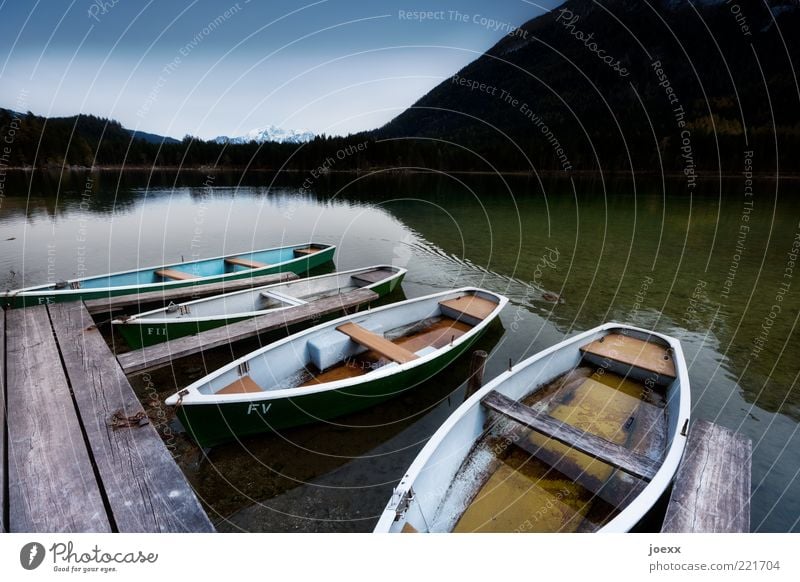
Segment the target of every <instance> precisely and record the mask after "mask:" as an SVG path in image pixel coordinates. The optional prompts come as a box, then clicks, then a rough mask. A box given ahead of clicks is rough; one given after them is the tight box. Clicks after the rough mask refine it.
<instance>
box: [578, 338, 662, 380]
mask: <svg viewBox="0 0 800 582" xmlns="http://www.w3.org/2000/svg"><path fill="white" fill-rule="evenodd" d="M581 352H584V353H588V354H592V355H595V356H599V357H601V358H608V359H610V360H615V361H617V362H620V363H623V364H627V365H629V366H634V367H636V368H641V369H642V370H646V371H648V372H654V373H656V374H659V375H662V376H667V377H670V378H675V362H673V360H672V355H671V354H670V353H669V352H668V351H667V349H666V348H665V347H664V346H661V345H659V344H656V343H653V342H647V341H644V340H640V339H637V338H635V337H631V336H628V335H622V334H619V333H610V334H608V335H607V336H605V337H603V338H600V339H599V340H596V341H593V342H591V343H589V344H587V345H585V346H582V347H581Z"/></svg>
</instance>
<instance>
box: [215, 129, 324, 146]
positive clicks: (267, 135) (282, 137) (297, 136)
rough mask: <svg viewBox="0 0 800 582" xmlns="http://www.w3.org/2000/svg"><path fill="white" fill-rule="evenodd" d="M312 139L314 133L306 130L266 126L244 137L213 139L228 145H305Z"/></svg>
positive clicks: (253, 130)
mask: <svg viewBox="0 0 800 582" xmlns="http://www.w3.org/2000/svg"><path fill="white" fill-rule="evenodd" d="M314 137H316V136H315V135H314V133H312V132H310V131H308V130H307V129H283V128H280V127H278V126H276V125H268V126H266V127H262V128H257V129H251V130H250V131H248V132H247V133H245V134H244V135H240V136H237V137H228V136H227V135H220V136H219V137H216V138H214V141H215V142H217V143H230V144H241V143H250V142H251V141H254V142H257V143H264V142H270V141H271V142H278V143H305V142H307V141H311V140H312V139H314Z"/></svg>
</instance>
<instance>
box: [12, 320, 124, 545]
mask: <svg viewBox="0 0 800 582" xmlns="http://www.w3.org/2000/svg"><path fill="white" fill-rule="evenodd" d="M6 317H7V324H8V332H9V333H8V335H7V338H6V340H7V343H6V358H7V359H6V365H7V369H6V373H7V376H6V389H7V394H6V397H7V403H6V408H7V428H8V445H7V446H8V477H7V478H8V504H9V512H8V513H9V515H8V523H9V530H10V531H12V532H93V533H102V532H109V531H111V524H110V522H109V519H108V516H107V512H106V509H105V503H104V501H103V495H102V493H101V491H100V488H99V486H98V483H97V479H96V477H95V473H94V468H93V467H92V463H91V459H90V457H89V453H88V451H87V449H86V442H85V440H84V436H83V433H82V430H81V426H80V422H79V420H78V416H77V413H76V411H75V406H74V403H73V401H72V396H71V394H70V388H69V385H68V383H67V378H66V376H65V374H64V369H63V368H62V367H61V364H60V356H59V353H58V346H57V345H56V342H55V339H54V338H53V332H52V329H51V327H50V320H49V317H48V313H47V308H46V307H45V306H43V305H41V306H36V307H28V308H26V309H13V310H11V311H9V312H7V313H6Z"/></svg>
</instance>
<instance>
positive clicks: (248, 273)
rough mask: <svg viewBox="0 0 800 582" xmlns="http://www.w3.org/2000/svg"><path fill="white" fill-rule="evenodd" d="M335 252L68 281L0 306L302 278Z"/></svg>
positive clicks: (10, 297) (314, 250) (303, 247)
mask: <svg viewBox="0 0 800 582" xmlns="http://www.w3.org/2000/svg"><path fill="white" fill-rule="evenodd" d="M335 250H336V247H335V246H334V245H328V244H318V243H303V244H296V245H290V246H284V247H276V248H271V249H263V250H260V251H246V252H243V253H234V254H230V255H224V256H221V257H214V258H211V259H200V260H196V261H186V262H182V263H174V264H169V265H162V266H160V267H148V268H145V269H132V270H130V271H121V272H119V273H110V274H107V275H99V276H95V277H84V278H81V279H71V280H68V281H62V282H59V283H48V284H44V285H38V286H35V287H26V288H24V289H17V290H14V291H6V292H5V293H2V294H0V305H3V306H6V307H26V306H30V305H43V304H50V303H60V302H62V301H78V300H87V299H99V298H102V297H116V296H119V295H129V294H132V293H145V292H147V291H160V290H162V289H173V288H175V287H187V286H190V285H202V284H206V283H220V282H223V281H229V280H232V279H243V278H246V277H258V276H260V275H269V274H271V273H283V272H289V271H291V272H293V273H297V274H298V275H302V274H304V273H306V272H307V271H308V270H310V269H313V268H314V267H318V266H320V265H324V264H325V263H327V262H329V261H331V260H332V259H333V253H334V251H335Z"/></svg>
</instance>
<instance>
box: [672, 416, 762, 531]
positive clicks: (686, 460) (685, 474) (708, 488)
mask: <svg viewBox="0 0 800 582" xmlns="http://www.w3.org/2000/svg"><path fill="white" fill-rule="evenodd" d="M752 448H753V447H752V442H751V441H750V439H748V438H746V437H743V436H741V435H739V434H736V433H735V432H733V431H731V430H728V429H727V428H724V427H721V426H719V425H716V424H713V423H711V422H708V421H705V420H696V421H695V422H694V424H693V425H692V427H691V429H690V430H689V438H688V439H687V443H686V450H685V452H684V453H683V461H682V462H681V465H680V467H679V468H678V474H677V476H676V477H675V485H674V486H673V489H672V495H671V496H670V500H669V505H668V506H667V513H666V515H665V517H664V524H663V526H662V528H661V531H662V532H668V533H693V532H697V533H722V532H728V533H742V532H749V531H750V479H751V476H750V471H751V457H752Z"/></svg>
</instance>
